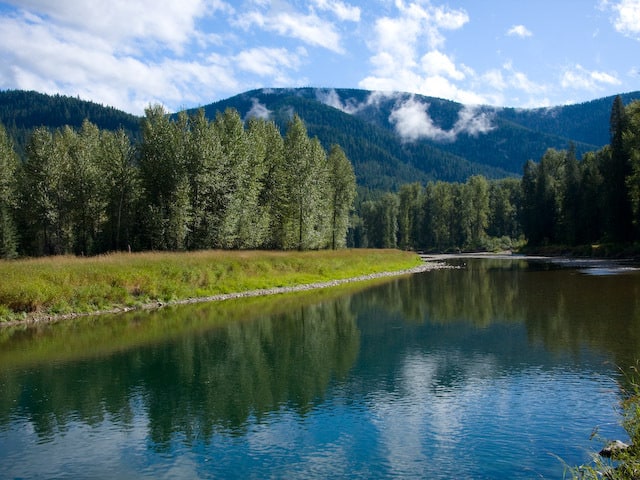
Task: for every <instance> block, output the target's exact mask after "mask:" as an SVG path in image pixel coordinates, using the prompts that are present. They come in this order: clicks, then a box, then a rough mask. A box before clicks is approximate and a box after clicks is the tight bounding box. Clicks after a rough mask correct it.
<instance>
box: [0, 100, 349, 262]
mask: <svg viewBox="0 0 640 480" xmlns="http://www.w3.org/2000/svg"><path fill="white" fill-rule="evenodd" d="M355 188H356V181H355V175H354V173H353V168H352V166H351V164H350V162H349V161H348V159H347V157H346V156H345V154H344V152H343V151H342V149H341V148H340V147H339V146H337V145H334V146H332V147H331V149H330V151H329V152H328V153H327V152H326V151H325V150H324V149H323V147H322V146H321V144H320V142H319V141H318V140H317V139H316V138H310V137H309V135H308V134H307V130H306V127H305V125H304V123H303V121H302V120H301V119H300V118H299V117H298V116H295V115H294V116H293V117H292V119H291V120H290V122H289V124H288V127H287V131H286V134H285V135H282V134H281V132H280V130H279V129H278V128H277V127H276V126H275V124H274V123H273V122H269V121H265V120H259V119H251V120H249V121H248V122H247V123H246V124H245V122H243V121H242V119H241V118H240V116H239V115H238V112H237V111H234V110H230V109H229V110H226V111H225V112H223V113H220V114H218V115H217V117H216V119H215V120H214V121H210V120H208V119H207V118H206V117H205V116H204V112H203V111H198V112H196V113H194V114H192V115H187V114H186V113H182V114H180V115H179V116H178V117H177V118H175V119H173V118H171V117H170V116H169V115H167V112H165V111H164V109H163V108H162V107H160V106H152V107H149V108H148V109H147V110H146V115H145V117H144V118H143V119H142V124H141V139H140V141H139V142H135V143H134V142H132V141H131V140H130V137H129V136H128V135H127V134H126V132H125V131H124V130H123V129H120V130H118V131H115V132H114V131H111V130H102V129H99V128H98V127H96V126H95V125H94V124H92V123H91V122H89V121H88V120H85V121H84V123H83V124H82V126H81V127H80V128H79V129H77V128H72V127H69V126H64V127H61V128H56V129H50V128H44V127H41V128H36V129H35V130H34V131H33V133H32V134H31V136H30V138H29V140H28V143H27V144H26V148H25V156H24V160H21V159H19V157H18V155H17V154H16V152H15V150H14V149H13V145H12V143H11V141H10V139H9V136H8V135H7V133H6V130H5V129H4V128H2V129H0V257H3V258H12V257H15V256H42V255H57V254H75V255H95V254H100V253H104V252H110V251H118V250H120V251H122V250H124V251H127V250H130V251H131V250H135V251H140V250H198V249H211V248H222V249H283V250H291V249H297V250H309V249H322V248H340V247H344V246H345V242H346V235H347V228H348V220H349V214H350V212H351V210H352V205H353V201H354V197H355V192H356V191H355Z"/></svg>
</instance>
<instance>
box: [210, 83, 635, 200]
mask: <svg viewBox="0 0 640 480" xmlns="http://www.w3.org/2000/svg"><path fill="white" fill-rule="evenodd" d="M622 97H623V100H624V102H625V103H629V102H630V101H632V100H635V99H640V92H634V93H629V94H625V95H623V96H622ZM612 103H613V97H607V98H602V99H598V100H594V101H592V102H587V103H583V104H579V105H570V106H559V107H553V108H539V109H513V108H496V107H487V106H482V107H469V106H465V105H462V104H460V103H456V102H452V101H448V100H442V99H438V98H432V97H425V96H421V95H412V94H408V93H383V92H371V91H367V90H357V89H314V88H297V89H262V90H253V91H250V92H246V93H243V94H241V95H237V96H234V97H231V98H229V99H226V100H222V101H219V102H216V103H212V104H210V105H207V106H205V107H204V109H205V112H206V114H207V116H209V117H213V116H215V114H216V112H217V111H222V110H224V109H225V108H228V107H232V108H235V109H237V110H238V111H239V112H240V113H241V115H243V116H245V117H246V116H252V115H255V116H268V117H269V118H271V119H273V120H275V121H276V122H277V123H278V124H279V125H281V127H284V125H285V124H286V121H287V119H288V118H290V115H291V114H292V112H294V111H295V112H296V113H298V114H299V115H300V116H301V117H302V118H303V119H304V120H305V122H306V123H307V126H308V128H309V132H310V134H311V135H316V136H318V138H319V139H320V141H321V142H322V143H323V144H325V146H326V145H328V144H329V143H332V142H336V143H340V144H341V145H342V146H343V148H344V149H345V151H346V152H347V155H349V158H351V159H352V161H354V163H355V164H356V171H357V173H358V179H359V181H360V183H361V184H366V185H375V186H380V187H384V188H386V187H389V186H392V185H397V184H398V183H404V182H406V181H416V180H417V181H424V180H425V179H426V180H429V179H440V180H447V181H463V180H465V179H466V178H468V176H469V175H473V174H478V173H480V174H483V175H485V176H487V177H489V178H496V177H504V176H509V175H520V174H521V173H522V166H523V165H524V163H525V162H526V161H527V160H529V159H531V160H535V161H537V160H539V159H540V158H541V157H542V155H543V154H544V152H545V151H546V150H547V149H548V148H556V149H566V148H568V147H569V145H571V144H573V145H574V146H575V148H576V152H577V154H578V155H581V154H583V153H584V152H587V151H591V150H597V149H599V148H601V147H602V146H603V145H605V144H606V143H608V141H609V115H610V111H611V105H612Z"/></svg>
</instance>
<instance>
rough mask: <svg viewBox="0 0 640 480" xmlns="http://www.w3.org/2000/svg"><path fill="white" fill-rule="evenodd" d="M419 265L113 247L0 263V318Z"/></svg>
mask: <svg viewBox="0 0 640 480" xmlns="http://www.w3.org/2000/svg"><path fill="white" fill-rule="evenodd" d="M420 264H421V260H420V258H419V257H418V256H417V255H416V254H415V253H409V252H402V251H398V250H373V249H355V250H325V251H306V252H297V251H295V252H293V251H289V252H280V251H278V252H276V251H222V250H206V251H198V252H179V253H174V252H172V253H167V252H145V253H112V254H107V255H100V256H95V257H75V256H55V257H43V258H33V259H20V260H11V261H1V262H0V279H2V280H1V281H0V322H2V321H16V320H18V321H19V320H29V319H38V318H45V317H51V316H54V317H55V316H60V315H68V314H86V313H92V312H100V311H112V310H114V309H117V308H136V307H142V306H148V305H150V304H154V303H159V304H165V303H171V302H176V301H180V300H185V299H192V298H200V297H209V296H215V295H220V294H226V293H236V292H245V291H251V290H261V289H270V288H275V287H291V286H297V285H305V284H313V283H321V282H327V281H331V280H342V279H348V278H354V277H359V276H363V275H368V274H376V273H381V272H392V271H399V270H404V269H409V268H413V267H416V266H418V265H420Z"/></svg>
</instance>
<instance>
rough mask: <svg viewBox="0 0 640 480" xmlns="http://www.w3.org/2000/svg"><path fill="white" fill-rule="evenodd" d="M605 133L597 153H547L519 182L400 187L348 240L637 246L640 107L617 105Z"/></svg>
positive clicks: (437, 246)
mask: <svg viewBox="0 0 640 480" xmlns="http://www.w3.org/2000/svg"><path fill="white" fill-rule="evenodd" d="M609 130H610V131H609V135H610V143H609V145H606V146H605V147H603V148H602V149H600V150H597V151H592V152H587V153H585V154H584V155H583V156H582V158H581V159H580V160H579V159H578V158H577V156H576V153H575V148H574V147H573V146H570V147H569V148H568V149H567V150H556V149H549V150H547V151H546V152H545V154H544V155H543V156H542V158H541V159H540V161H539V162H534V161H532V160H529V161H527V162H526V164H525V165H524V171H523V176H522V177H521V178H520V179H516V178H507V179H501V180H492V181H489V180H487V179H486V178H485V177H483V176H472V177H470V178H469V179H468V180H467V181H466V182H465V183H445V182H430V183H427V184H426V185H424V186H423V185H422V184H420V183H414V184H406V185H402V186H401V187H400V188H399V190H398V192H396V193H384V194H382V195H378V196H376V197H375V198H369V199H368V200H366V201H364V200H363V201H362V202H361V204H360V207H359V209H358V211H359V214H358V217H357V218H356V219H355V220H354V222H353V224H354V229H353V230H352V231H351V232H350V241H351V242H352V243H353V244H354V245H358V246H372V247H399V248H407V249H416V250H438V251H446V250H454V249H491V248H496V247H503V248H509V247H510V246H511V245H514V244H519V243H523V242H525V241H526V242H527V244H528V245H531V246H542V245H566V246H579V245H589V244H593V243H598V242H607V243H616V244H629V243H633V242H637V241H640V102H638V101H635V102H632V103H630V104H629V105H627V106H626V107H625V106H624V104H623V103H622V100H621V97H620V96H618V97H616V98H615V100H614V102H613V106H612V108H611V116H610V129H609Z"/></svg>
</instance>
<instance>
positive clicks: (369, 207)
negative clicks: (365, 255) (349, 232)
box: [362, 192, 399, 248]
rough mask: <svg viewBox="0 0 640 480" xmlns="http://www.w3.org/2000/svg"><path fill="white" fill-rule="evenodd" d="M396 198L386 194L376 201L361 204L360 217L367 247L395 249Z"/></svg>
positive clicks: (396, 229)
mask: <svg viewBox="0 0 640 480" xmlns="http://www.w3.org/2000/svg"><path fill="white" fill-rule="evenodd" d="M398 203H399V201H398V196H397V195H396V194H394V193H390V192H387V193H385V194H383V195H382V196H381V197H380V198H379V199H378V200H368V201H366V202H363V204H362V217H363V222H364V225H365V231H366V236H367V246H369V247H374V248H396V247H397V245H398V243H397V235H398Z"/></svg>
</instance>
